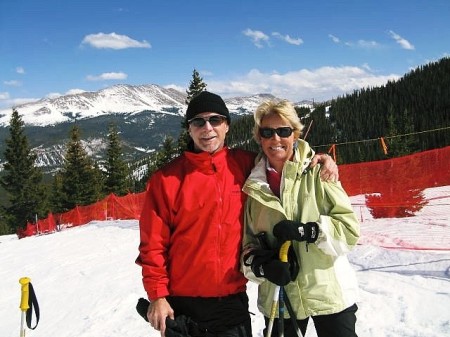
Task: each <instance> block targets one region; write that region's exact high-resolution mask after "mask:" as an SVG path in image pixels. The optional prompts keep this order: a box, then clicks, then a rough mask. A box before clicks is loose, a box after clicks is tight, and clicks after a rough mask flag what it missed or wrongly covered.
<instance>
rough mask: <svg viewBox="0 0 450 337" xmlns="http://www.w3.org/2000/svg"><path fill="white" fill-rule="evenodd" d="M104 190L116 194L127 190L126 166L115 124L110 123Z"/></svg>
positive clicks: (121, 193)
mask: <svg viewBox="0 0 450 337" xmlns="http://www.w3.org/2000/svg"><path fill="white" fill-rule="evenodd" d="M106 155H107V158H106V165H105V166H106V179H105V191H106V193H107V194H109V193H114V194H116V195H118V196H122V195H125V194H127V193H128V192H129V180H128V166H127V164H126V163H125V161H124V160H123V159H122V157H123V153H122V148H121V144H120V138H119V134H118V131H117V126H116V125H114V124H111V125H110V126H109V134H108V149H107V152H106Z"/></svg>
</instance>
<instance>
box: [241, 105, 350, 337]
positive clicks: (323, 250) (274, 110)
mask: <svg viewBox="0 0 450 337" xmlns="http://www.w3.org/2000/svg"><path fill="white" fill-rule="evenodd" d="M254 118H255V126H254V130H253V134H254V138H255V140H256V141H257V142H258V143H259V144H260V146H261V149H262V153H261V154H260V155H259V156H258V158H257V159H256V166H255V168H254V169H253V170H252V172H251V174H250V176H249V177H248V179H247V181H246V183H245V185H244V187H243V191H244V192H245V193H246V194H247V195H248V199H247V203H246V210H245V212H246V213H245V230H244V238H243V245H244V250H243V254H242V257H243V262H244V263H243V269H244V274H245V275H246V277H247V278H248V279H250V280H253V281H256V282H258V283H259V289H258V308H259V310H260V311H261V312H262V313H263V314H264V316H265V320H266V329H265V330H267V326H268V322H269V317H270V311H271V307H272V302H273V294H274V292H275V288H276V287H277V285H279V286H284V290H285V294H286V296H287V297H288V299H289V301H290V302H291V304H292V307H293V311H294V313H295V316H296V317H295V318H296V320H294V321H296V323H297V325H298V326H299V327H300V330H301V331H302V333H303V334H305V332H306V327H307V324H308V319H309V317H311V318H312V319H313V321H314V325H315V328H316V331H317V335H318V337H325V336H334V337H340V336H345V337H352V336H356V333H355V323H356V315H355V313H356V310H357V306H356V303H355V302H356V295H357V289H358V286H357V282H356V277H355V273H354V271H353V269H352V268H351V266H350V263H349V261H348V259H347V257H346V254H347V253H348V252H349V251H350V250H351V249H352V248H353V247H354V246H355V245H356V243H357V241H358V238H359V223H358V220H357V217H356V216H355V214H354V212H353V210H352V206H351V204H350V200H349V198H348V196H347V194H346V192H345V191H344V190H343V188H342V186H341V184H340V182H323V181H321V179H320V176H319V174H320V172H319V171H320V167H319V166H316V167H314V168H310V167H309V164H310V162H311V159H312V157H313V156H314V151H313V150H312V149H311V147H310V146H309V144H308V143H307V142H305V141H303V140H301V139H299V138H300V134H301V131H302V129H303V125H302V124H301V122H300V120H299V118H298V116H297V113H296V111H295V109H294V107H293V105H292V104H291V103H289V102H288V101H269V102H266V103H263V104H261V105H260V106H259V107H258V108H257V110H256V112H255V116H254ZM262 233H264V234H265V240H261V234H262ZM285 241H291V248H290V250H291V252H290V254H289V255H290V260H291V263H287V262H281V261H280V260H279V258H278V251H279V248H280V246H281V244H283V243H284V242H285ZM294 255H295V256H294ZM288 318H289V315H288V313H287V312H286V311H285V317H284V335H285V336H286V337H290V336H297V332H296V329H295V324H294V323H293V322H292V320H290V319H288ZM277 327H278V322H277V319H275V323H274V324H273V333H274V335H276V336H278V331H277V330H278V329H277Z"/></svg>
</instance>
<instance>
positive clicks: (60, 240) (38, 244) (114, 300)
mask: <svg viewBox="0 0 450 337" xmlns="http://www.w3.org/2000/svg"><path fill="white" fill-rule="evenodd" d="M433 195H436V196H446V197H448V196H449V195H450V186H445V187H440V188H434V189H428V190H427V198H432V197H433ZM360 199H361V198H360V197H354V198H352V201H353V202H355V201H357V200H360ZM446 200H447V201H448V198H447V199H446ZM436 202H440V203H441V204H442V203H443V202H442V199H441V200H440V201H436ZM447 204H448V202H447ZM447 208H448V205H447V206H443V207H435V208H433V212H428V213H427V212H421V213H419V214H418V215H417V216H415V217H412V218H403V219H376V220H374V219H371V218H370V217H368V216H367V215H365V216H364V218H363V221H362V223H361V232H362V237H361V244H360V245H358V246H357V247H356V248H355V249H354V251H352V252H351V254H350V255H349V258H350V261H351V262H352V264H353V266H354V268H355V270H356V272H357V277H358V280H359V283H360V301H359V302H358V303H357V304H358V306H359V310H358V312H357V318H358V321H357V333H358V335H359V336H364V337H390V336H392V337H394V336H396V337H397V336H402V337H419V336H427V337H438V336H439V337H441V336H450V314H449V303H450V240H449V237H450V235H449V220H450V216H449V213H448V210H447ZM436 210H440V211H438V212H437V211H436ZM433 228H438V230H436V231H433ZM403 237H405V238H406V239H407V240H409V241H413V242H414V244H415V245H416V246H417V247H428V248H427V250H420V249H416V250H405V249H400V248H399V247H400V245H399V241H398V240H397V239H399V238H400V239H401V238H403ZM409 241H408V242H409ZM432 242H437V244H436V247H438V248H440V250H430V243H432ZM138 244H139V231H138V221H136V220H127V221H103V222H97V221H96V222H91V223H89V224H87V225H84V226H80V227H76V228H71V229H65V230H63V231H61V232H57V233H53V234H50V235H42V236H36V237H29V238H25V239H22V240H18V239H17V237H16V236H15V235H7V236H0V266H1V267H0V304H1V305H0V336H19V333H20V318H21V311H20V309H19V303H20V285H19V279H20V278H21V277H25V276H27V277H30V279H31V282H32V284H33V287H34V289H35V292H36V295H37V298H38V300H39V306H40V311H41V319H40V322H39V325H38V327H37V328H36V329H35V330H29V329H27V331H26V336H28V337H48V336H64V337H66V336H67V337H71V336H73V337H102V336H105V337H115V336H117V337H119V336H120V337H127V336H130V337H136V336H150V337H157V336H160V333H159V332H157V331H155V330H153V329H152V328H151V327H150V325H148V323H146V322H145V321H144V320H143V319H142V318H141V317H140V316H139V315H138V314H137V313H136V311H135V306H136V303H137V300H138V299H139V297H145V293H144V290H143V287H142V283H141V274H140V273H141V271H140V268H139V267H138V266H137V265H136V264H135V263H134V261H135V258H136V257H137V253H138ZM380 245H388V246H390V245H392V246H393V247H394V248H395V249H388V248H382V247H380ZM443 248H444V249H443ZM248 293H249V297H250V304H251V311H252V312H253V313H255V315H254V316H252V317H253V318H252V324H253V330H254V336H258V337H259V336H262V328H263V318H262V317H261V315H260V314H259V312H258V310H257V309H256V286H255V285H254V284H253V283H249V284H248ZM306 336H307V337H313V336H316V334H315V331H314V329H313V328H312V327H310V328H308V332H307V334H306Z"/></svg>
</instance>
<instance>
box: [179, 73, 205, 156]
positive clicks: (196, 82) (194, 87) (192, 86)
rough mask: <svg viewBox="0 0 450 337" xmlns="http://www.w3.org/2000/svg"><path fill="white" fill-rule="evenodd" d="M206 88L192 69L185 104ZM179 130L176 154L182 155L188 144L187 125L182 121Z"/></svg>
mask: <svg viewBox="0 0 450 337" xmlns="http://www.w3.org/2000/svg"><path fill="white" fill-rule="evenodd" d="M206 86H207V84H206V83H205V82H203V78H202V77H200V74H199V73H198V71H197V70H196V69H195V68H194V70H193V72H192V80H191V82H190V83H189V88H188V89H187V90H186V94H187V97H186V100H185V103H186V104H189V102H190V101H191V99H192V98H193V97H195V96H197V95H198V94H199V93H201V92H202V91H205V90H206ZM181 129H182V131H181V132H180V136H179V137H178V154H181V153H183V151H185V150H186V149H187V147H188V143H189V135H188V132H187V125H186V122H185V121H184V120H183V121H182V122H181Z"/></svg>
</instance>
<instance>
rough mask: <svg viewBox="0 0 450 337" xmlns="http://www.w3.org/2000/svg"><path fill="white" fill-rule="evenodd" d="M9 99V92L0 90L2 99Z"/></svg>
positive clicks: (0, 99) (0, 98)
mask: <svg viewBox="0 0 450 337" xmlns="http://www.w3.org/2000/svg"><path fill="white" fill-rule="evenodd" d="M7 99H9V92H6V91H4V92H0V101H5V100H7Z"/></svg>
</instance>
